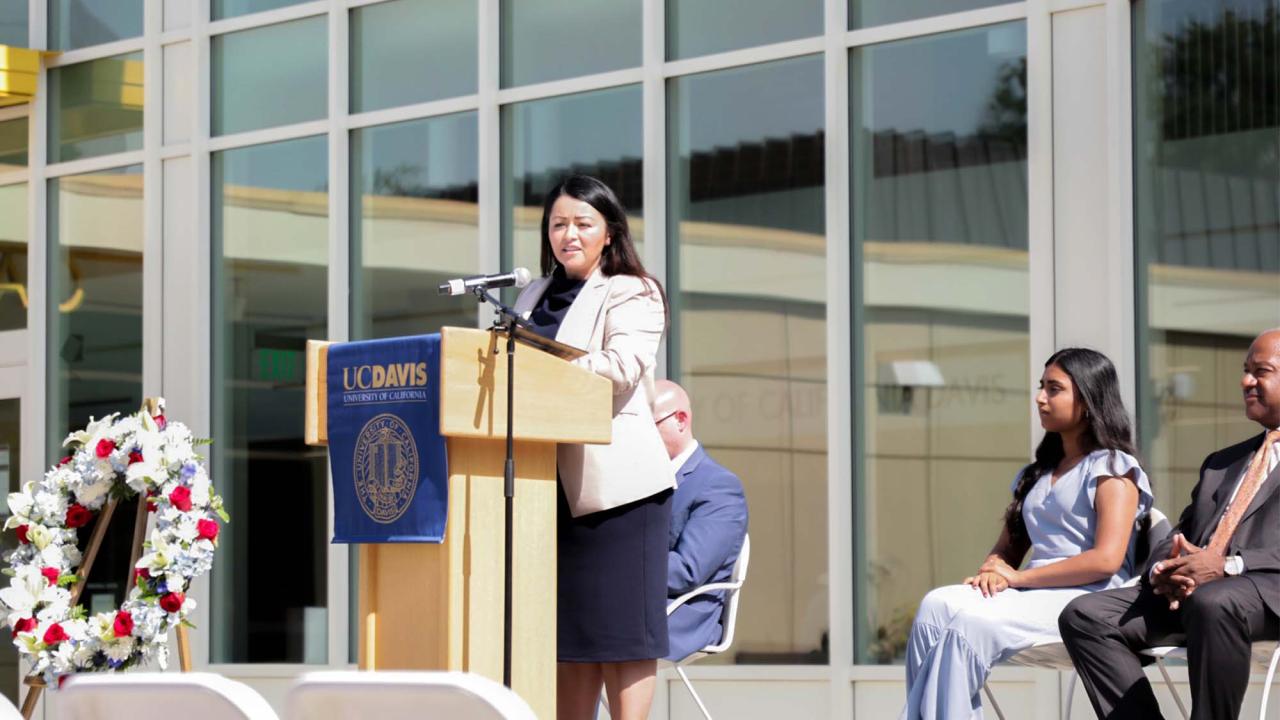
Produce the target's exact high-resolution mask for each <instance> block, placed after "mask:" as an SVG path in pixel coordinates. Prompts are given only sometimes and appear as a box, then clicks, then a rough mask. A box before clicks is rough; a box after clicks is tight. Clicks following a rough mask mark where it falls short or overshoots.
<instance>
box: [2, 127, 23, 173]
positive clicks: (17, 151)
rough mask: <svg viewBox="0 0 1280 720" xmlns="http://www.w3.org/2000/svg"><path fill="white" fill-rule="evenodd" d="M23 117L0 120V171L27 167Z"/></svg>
mask: <svg viewBox="0 0 1280 720" xmlns="http://www.w3.org/2000/svg"><path fill="white" fill-rule="evenodd" d="M28 124H29V123H28V120H27V118H25V117H20V118H14V119H12V120H5V121H3V122H0V173H3V172H8V171H10V170H22V169H24V168H26V167H27V137H28V135H27V132H28V130H27V127H28Z"/></svg>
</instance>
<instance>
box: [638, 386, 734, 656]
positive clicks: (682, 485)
mask: <svg viewBox="0 0 1280 720" xmlns="http://www.w3.org/2000/svg"><path fill="white" fill-rule="evenodd" d="M653 417H654V419H655V421H656V422H657V424H658V434H659V435H661V436H662V442H663V444H665V445H666V446H667V454H668V455H670V456H671V463H672V466H673V468H674V469H675V471H676V491H675V494H674V495H672V497H671V535H670V536H669V542H668V548H669V550H668V552H667V597H668V598H669V599H672V600H674V599H675V598H677V597H680V596H681V595H684V594H685V593H687V592H689V591H690V590H693V589H694V588H696V587H698V586H700V585H706V584H707V583H713V582H725V581H727V580H729V578H730V576H731V575H732V573H733V564H734V562H736V561H737V559H738V553H739V552H741V551H742V540H743V538H744V537H746V534H747V499H746V497H745V496H744V495H743V492H742V482H741V481H739V480H738V476H736V475H734V474H733V473H731V472H729V471H728V470H726V469H725V468H724V467H723V466H722V465H720V463H718V462H716V461H715V460H712V459H711V456H710V455H707V453H706V451H705V450H703V449H702V446H701V445H699V444H698V441H697V440H695V439H694V438H693V410H692V409H691V408H690V405H689V396H688V395H687V394H686V393H685V391H684V388H681V387H680V386H679V385H677V384H675V383H673V382H671V381H669V380H659V381H658V382H657V383H656V386H655V396H654V402H653ZM724 595H725V593H724V591H718V592H713V593H708V594H706V595H700V596H698V597H695V598H692V599H690V600H689V602H687V603H685V604H684V605H681V606H680V607H679V608H677V609H676V611H675V612H674V613H673V614H672V615H670V616H669V617H668V618H667V634H668V636H669V638H670V654H669V655H667V660H670V661H672V662H677V661H680V660H683V659H684V658H686V657H688V656H689V655H691V654H693V653H695V652H697V651H699V650H701V649H702V648H704V647H706V646H707V645H711V644H714V643H717V642H719V641H720V638H721V636H722V634H723V628H722V627H721V625H720V616H721V614H722V612H723V610H724Z"/></svg>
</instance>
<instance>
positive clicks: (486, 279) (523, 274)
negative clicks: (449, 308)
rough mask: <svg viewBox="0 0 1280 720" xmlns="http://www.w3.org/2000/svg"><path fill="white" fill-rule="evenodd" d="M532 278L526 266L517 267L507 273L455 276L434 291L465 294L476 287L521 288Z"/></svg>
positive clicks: (486, 288)
mask: <svg viewBox="0 0 1280 720" xmlns="http://www.w3.org/2000/svg"><path fill="white" fill-rule="evenodd" d="M532 279H533V276H532V275H530V274H529V270H528V268H522V267H518V268H516V269H515V270H512V271H511V272H509V273H502V274H500V275H474V276H472V277H465V278H455V279H453V280H450V281H449V282H445V283H440V287H439V288H437V289H436V291H437V292H439V293H440V294H441V295H465V294H466V293H469V292H473V291H475V290H477V289H480V290H489V289H492V288H504V287H512V286H515V287H518V288H522V287H524V286H525V285H528V284H529V281H530V280H532Z"/></svg>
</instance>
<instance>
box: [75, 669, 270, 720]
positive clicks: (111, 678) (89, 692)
mask: <svg viewBox="0 0 1280 720" xmlns="http://www.w3.org/2000/svg"><path fill="white" fill-rule="evenodd" d="M56 706H57V711H58V718H59V720H102V718H115V717H128V718H131V720H172V718H173V717H174V715H175V713H177V714H180V715H181V716H182V720H278V718H277V716H276V713H275V711H274V710H272V709H271V706H270V705H268V704H267V701H266V700H264V699H263V697H262V696H261V695H259V694H258V693H256V692H254V690H253V689H252V688H250V687H249V686H248V685H245V684H244V683H239V682H236V681H234V680H228V679H227V678H224V677H222V676H221V675H214V674H213V673H92V674H84V675H73V676H72V677H71V679H69V680H68V681H67V684H66V686H65V687H63V688H62V689H61V690H59V691H58V699H57V703H56Z"/></svg>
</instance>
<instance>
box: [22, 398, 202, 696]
mask: <svg viewBox="0 0 1280 720" xmlns="http://www.w3.org/2000/svg"><path fill="white" fill-rule="evenodd" d="M142 410H143V411H145V412H146V413H147V414H148V415H151V416H152V417H155V415H156V413H158V412H159V402H158V400H157V399H156V398H146V399H145V400H143V401H142ZM119 504H120V500H119V499H118V498H112V499H111V500H109V501H108V502H107V504H106V505H104V506H103V507H102V512H100V513H99V514H98V520H97V522H96V523H94V526H93V535H91V536H90V537H89V545H88V547H86V548H85V552H84V559H83V561H82V562H81V563H80V568H79V570H77V573H76V574H77V575H79V576H80V579H79V580H77V581H76V584H75V585H72V586H71V603H70V606H71V607H75V606H76V603H78V602H79V601H80V593H81V592H83V591H84V586H85V583H87V582H88V581H89V571H90V570H91V569H92V568H93V561H94V559H96V558H97V556H98V550H99V549H100V548H101V547H102V538H103V537H105V536H106V534H107V526H108V525H109V524H110V523H111V516H112V515H113V514H114V513H115V511H116V506H117V505H119ZM146 536H147V499H146V498H145V497H142V496H139V497H138V512H137V513H135V514H134V518H133V550H132V551H131V552H130V553H129V577H128V579H127V580H126V581H125V596H126V597H128V594H129V590H131V589H132V588H133V584H134V582H135V580H134V577H133V567H134V566H135V565H137V564H138V558H140V557H142V543H143V541H144V540H145V539H146ZM177 634H178V665H179V667H181V668H182V672H191V646H190V640H189V638H188V637H187V628H186V627H185V626H182V625H179V626H178V629H177ZM23 684H25V685H27V687H28V688H30V689H29V690H27V696H26V697H25V698H23V700H22V717H23V718H25V719H26V720H31V715H32V713H34V712H35V710H36V703H37V702H39V701H40V693H41V692H43V691H44V688H45V682H44V680H43V679H42V678H41V677H40V676H39V675H28V676H27V678H26V679H25V680H23Z"/></svg>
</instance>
